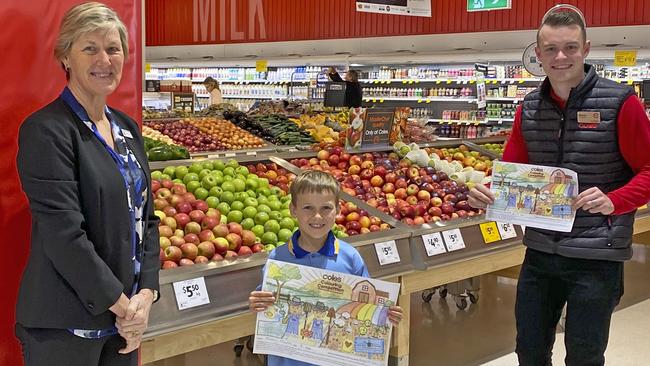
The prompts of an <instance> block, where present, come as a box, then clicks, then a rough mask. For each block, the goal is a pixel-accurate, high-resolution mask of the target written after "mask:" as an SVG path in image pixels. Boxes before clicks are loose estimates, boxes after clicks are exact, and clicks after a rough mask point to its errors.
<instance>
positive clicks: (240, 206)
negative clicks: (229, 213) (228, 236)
mask: <svg viewBox="0 0 650 366" xmlns="http://www.w3.org/2000/svg"><path fill="white" fill-rule="evenodd" d="M244 207H246V206H245V205H244V202H242V201H233V203H231V204H230V209H231V210H237V211H241V210H243V209H244Z"/></svg>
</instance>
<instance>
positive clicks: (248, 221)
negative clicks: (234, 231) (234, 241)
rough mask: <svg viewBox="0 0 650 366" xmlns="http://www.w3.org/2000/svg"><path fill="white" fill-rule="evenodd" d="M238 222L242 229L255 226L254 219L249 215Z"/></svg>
mask: <svg viewBox="0 0 650 366" xmlns="http://www.w3.org/2000/svg"><path fill="white" fill-rule="evenodd" d="M244 215H245V214H244ZM240 224H241V227H242V228H243V229H244V230H250V229H252V228H253V226H255V221H254V220H253V219H252V218H250V217H246V218H244V219H243V220H241V223H240Z"/></svg>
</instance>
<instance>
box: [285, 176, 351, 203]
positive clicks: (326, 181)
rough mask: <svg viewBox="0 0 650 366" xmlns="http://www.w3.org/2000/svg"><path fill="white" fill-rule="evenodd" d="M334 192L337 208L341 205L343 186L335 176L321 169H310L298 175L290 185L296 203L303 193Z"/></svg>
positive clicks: (292, 199) (292, 197) (293, 201)
mask: <svg viewBox="0 0 650 366" xmlns="http://www.w3.org/2000/svg"><path fill="white" fill-rule="evenodd" d="M324 192H327V193H332V194H333V195H334V197H336V208H337V209H338V207H339V193H340V192H341V187H340V186H339V182H338V181H337V180H336V178H334V177H333V176H331V175H329V174H327V173H325V172H323V171H320V170H308V171H306V172H304V173H302V174H301V175H300V176H298V177H297V178H296V179H295V180H294V181H293V183H291V187H289V193H291V204H292V205H294V206H295V205H296V202H297V200H298V195H300V194H303V193H324Z"/></svg>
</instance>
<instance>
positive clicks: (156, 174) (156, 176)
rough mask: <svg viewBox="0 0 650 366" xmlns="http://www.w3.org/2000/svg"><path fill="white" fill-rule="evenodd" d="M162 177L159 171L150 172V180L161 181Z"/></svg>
mask: <svg viewBox="0 0 650 366" xmlns="http://www.w3.org/2000/svg"><path fill="white" fill-rule="evenodd" d="M162 175H163V173H162V172H161V171H160V170H154V171H153V172H151V179H154V180H161V179H162V178H161V177H162Z"/></svg>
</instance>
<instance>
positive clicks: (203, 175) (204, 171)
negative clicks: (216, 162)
mask: <svg viewBox="0 0 650 366" xmlns="http://www.w3.org/2000/svg"><path fill="white" fill-rule="evenodd" d="M210 172H211V171H210V170H207V169H202V170H201V171H200V172H199V179H203V177H206V176H208V175H210Z"/></svg>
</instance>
